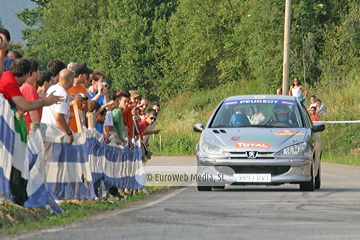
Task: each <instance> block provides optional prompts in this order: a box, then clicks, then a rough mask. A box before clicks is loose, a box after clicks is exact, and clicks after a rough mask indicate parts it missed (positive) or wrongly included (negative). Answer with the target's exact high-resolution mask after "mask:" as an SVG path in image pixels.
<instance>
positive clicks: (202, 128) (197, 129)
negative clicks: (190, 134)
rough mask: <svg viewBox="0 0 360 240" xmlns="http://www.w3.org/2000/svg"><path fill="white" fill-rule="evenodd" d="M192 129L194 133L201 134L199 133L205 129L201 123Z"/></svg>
mask: <svg viewBox="0 0 360 240" xmlns="http://www.w3.org/2000/svg"><path fill="white" fill-rule="evenodd" d="M193 129H194V131H195V132H199V133H201V132H202V131H204V129H205V128H204V124H202V123H197V124H195V125H194V127H193Z"/></svg>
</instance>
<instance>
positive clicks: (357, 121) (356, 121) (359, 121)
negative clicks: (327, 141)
mask: <svg viewBox="0 0 360 240" xmlns="http://www.w3.org/2000/svg"><path fill="white" fill-rule="evenodd" d="M314 122H319V123H360V120H354V121H314Z"/></svg>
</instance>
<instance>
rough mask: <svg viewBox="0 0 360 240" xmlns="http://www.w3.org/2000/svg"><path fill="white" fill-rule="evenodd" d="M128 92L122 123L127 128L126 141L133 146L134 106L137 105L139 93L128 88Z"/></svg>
mask: <svg viewBox="0 0 360 240" xmlns="http://www.w3.org/2000/svg"><path fill="white" fill-rule="evenodd" d="M129 93H130V101H129V104H128V108H127V109H126V110H124V111H123V123H124V125H125V126H126V127H127V128H128V142H129V145H130V148H134V146H133V143H132V139H133V138H134V137H135V134H134V120H133V116H135V114H136V111H137V110H136V106H137V105H138V102H139V97H140V95H139V94H138V93H137V92H136V91H135V90H130V91H129Z"/></svg>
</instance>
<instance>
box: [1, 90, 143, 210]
mask: <svg viewBox="0 0 360 240" xmlns="http://www.w3.org/2000/svg"><path fill="white" fill-rule="evenodd" d="M0 106H1V110H0V192H2V193H4V195H5V197H6V198H8V199H10V200H12V198H11V194H10V193H11V191H10V180H9V179H10V174H11V167H12V166H14V167H16V168H17V169H18V170H20V171H21V173H22V177H23V178H24V179H27V180H28V184H27V188H26V190H27V194H28V200H27V201H26V202H25V204H24V206H26V207H39V206H44V205H46V204H48V202H49V201H51V200H52V199H49V197H50V198H54V199H92V198H94V197H95V193H94V187H93V184H94V182H95V181H97V180H98V179H103V181H104V182H105V184H108V185H110V186H114V187H118V188H128V189H140V188H142V187H143V186H144V185H145V169H144V164H143V162H142V160H141V156H142V152H141V148H140V147H139V144H138V145H137V146H135V148H134V149H129V147H128V146H126V147H118V146H117V145H116V144H115V143H113V142H111V143H110V144H105V143H104V140H103V136H102V135H101V134H99V133H98V132H97V131H94V130H88V129H84V131H83V132H81V133H76V134H74V137H75V140H74V143H73V144H72V145H68V137H67V135H66V134H64V132H62V131H61V130H59V129H58V128H54V127H51V126H48V125H45V124H39V127H38V128H37V129H36V131H34V132H33V133H32V134H30V135H29V136H28V139H27V140H28V143H27V144H25V143H23V142H21V140H20V135H19V134H18V133H16V132H15V131H14V113H13V112H12V110H11V109H10V106H9V104H8V102H7V101H6V100H5V99H4V98H3V96H2V95H0ZM139 179H141V180H139Z"/></svg>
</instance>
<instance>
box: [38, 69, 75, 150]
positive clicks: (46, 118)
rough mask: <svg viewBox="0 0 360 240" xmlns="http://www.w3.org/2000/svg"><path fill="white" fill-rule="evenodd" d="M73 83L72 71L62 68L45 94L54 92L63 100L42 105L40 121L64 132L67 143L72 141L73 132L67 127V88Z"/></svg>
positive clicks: (68, 110)
mask: <svg viewBox="0 0 360 240" xmlns="http://www.w3.org/2000/svg"><path fill="white" fill-rule="evenodd" d="M73 84H74V73H73V72H72V71H71V70H69V69H63V70H61V71H60V73H59V82H58V83H57V84H55V85H53V86H51V87H50V88H49V89H48V93H47V95H49V92H50V93H54V94H55V95H57V96H60V97H61V98H64V99H65V101H64V102H61V103H58V104H54V105H52V106H48V107H44V108H43V114H42V117H41V122H42V123H46V124H49V125H51V126H54V127H57V128H59V129H60V130H61V131H63V132H64V133H66V135H67V136H68V140H69V143H68V144H69V145H71V144H72V143H73V142H74V136H73V132H72V131H71V129H70V127H69V115H70V105H69V97H68V95H67V90H68V89H69V88H70V87H71V86H72V85H73Z"/></svg>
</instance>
